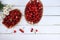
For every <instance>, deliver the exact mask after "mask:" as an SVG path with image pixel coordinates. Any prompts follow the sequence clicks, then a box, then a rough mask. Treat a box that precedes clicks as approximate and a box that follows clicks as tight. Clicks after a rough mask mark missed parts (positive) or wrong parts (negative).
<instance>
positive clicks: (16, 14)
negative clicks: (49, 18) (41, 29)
mask: <svg viewBox="0 0 60 40" xmlns="http://www.w3.org/2000/svg"><path fill="white" fill-rule="evenodd" d="M42 13H43V5H42V3H41V1H39V0H30V1H29V2H28V3H27V5H26V8H25V19H26V21H27V22H29V23H30V24H36V23H38V22H39V21H40V20H41V18H42ZM21 16H22V14H21V12H20V10H18V9H14V10H11V11H9V15H6V17H5V18H4V19H3V22H2V23H3V24H4V25H5V26H6V27H7V28H12V27H13V26H15V25H16V24H17V23H18V22H19V21H20V20H21Z"/></svg>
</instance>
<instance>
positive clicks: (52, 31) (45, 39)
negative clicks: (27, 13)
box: [0, 0, 60, 40]
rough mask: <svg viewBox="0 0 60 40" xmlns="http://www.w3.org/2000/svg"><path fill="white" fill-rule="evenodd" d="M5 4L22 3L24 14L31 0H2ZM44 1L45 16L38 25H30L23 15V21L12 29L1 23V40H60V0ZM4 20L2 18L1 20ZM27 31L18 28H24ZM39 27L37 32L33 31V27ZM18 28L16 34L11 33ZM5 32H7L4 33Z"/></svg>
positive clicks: (21, 9)
mask: <svg viewBox="0 0 60 40" xmlns="http://www.w3.org/2000/svg"><path fill="white" fill-rule="evenodd" d="M0 1H2V3H3V4H11V5H20V7H13V8H19V9H20V11H21V12H22V14H23V15H24V9H25V5H26V4H27V2H28V1H29V0H13V1H12V0H9V1H8V0H0ZM41 1H42V3H43V6H44V7H43V8H44V10H43V17H42V19H41V21H40V22H39V23H38V24H36V25H30V24H29V23H27V22H26V20H25V18H24V16H22V19H21V22H20V23H19V24H18V25H17V26H15V27H14V28H12V29H7V28H5V26H4V25H3V24H2V23H0V40H60V0H41ZM0 22H2V20H1V21H0ZM23 27H24V30H25V33H24V34H22V33H20V32H19V31H18V30H19V28H23ZM32 27H33V28H34V29H38V30H39V32H38V33H37V34H34V33H31V32H30V29H31V28H32ZM14 29H16V30H17V33H16V34H14V33H13V34H9V33H11V32H13V30H14ZM4 33H5V34H4Z"/></svg>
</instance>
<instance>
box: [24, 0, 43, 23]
mask: <svg viewBox="0 0 60 40" xmlns="http://www.w3.org/2000/svg"><path fill="white" fill-rule="evenodd" d="M37 1H38V2H37ZM42 13H43V5H42V3H41V2H40V1H39V0H30V1H29V2H28V4H27V5H26V8H25V18H26V20H27V21H28V22H29V23H31V24H35V23H38V22H39V21H40V19H41V17H42Z"/></svg>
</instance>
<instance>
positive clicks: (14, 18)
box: [2, 9, 21, 28]
mask: <svg viewBox="0 0 60 40" xmlns="http://www.w3.org/2000/svg"><path fill="white" fill-rule="evenodd" d="M20 19H21V12H20V11H19V10H18V9H14V10H11V11H10V12H9V15H6V17H5V18H4V19H3V22H2V23H3V24H4V25H5V26H6V27H7V28H12V27H13V26H15V25H16V24H17V23H18V22H19V21H20Z"/></svg>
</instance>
